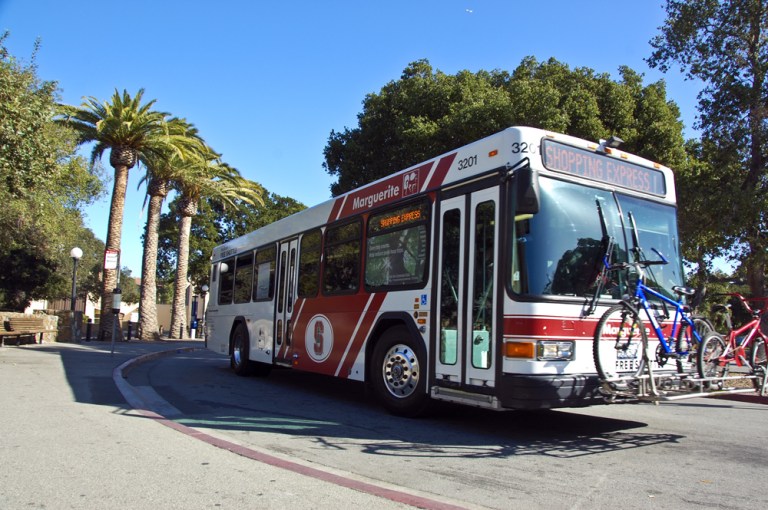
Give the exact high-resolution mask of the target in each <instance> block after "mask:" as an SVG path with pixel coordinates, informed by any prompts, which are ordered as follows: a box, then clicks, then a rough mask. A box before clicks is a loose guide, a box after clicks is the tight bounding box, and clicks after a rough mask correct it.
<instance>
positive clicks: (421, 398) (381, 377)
mask: <svg viewBox="0 0 768 510" xmlns="http://www.w3.org/2000/svg"><path fill="white" fill-rule="evenodd" d="M426 363H427V357H426V353H425V351H424V344H423V343H422V342H421V340H420V339H414V338H413V336H412V335H411V334H410V333H409V332H408V328H406V327H405V326H395V327H393V328H390V329H388V330H387V331H386V332H385V333H384V334H383V335H382V336H381V338H380V339H379V341H378V342H377V343H376V346H375V347H374V349H373V357H372V361H371V370H370V372H369V373H370V374H371V376H372V379H371V385H372V388H373V392H374V394H375V395H376V397H377V398H378V399H379V401H380V402H381V403H382V404H383V405H384V407H385V408H386V409H387V410H388V411H389V412H390V413H392V414H395V415H398V416H409V417H414V416H418V415H420V414H422V413H423V412H424V410H425V409H426V406H427V403H428V401H429V397H428V395H427V392H426V384H427V382H426V379H427V374H426V372H422V370H423V369H424V370H426Z"/></svg>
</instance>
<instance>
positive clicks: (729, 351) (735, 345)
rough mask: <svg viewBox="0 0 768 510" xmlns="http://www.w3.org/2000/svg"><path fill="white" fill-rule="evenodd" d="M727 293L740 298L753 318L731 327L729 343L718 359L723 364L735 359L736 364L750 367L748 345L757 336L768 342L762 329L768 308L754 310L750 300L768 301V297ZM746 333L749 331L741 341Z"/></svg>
mask: <svg viewBox="0 0 768 510" xmlns="http://www.w3.org/2000/svg"><path fill="white" fill-rule="evenodd" d="M727 295H729V296H733V297H737V298H739V300H740V301H741V303H742V305H743V306H744V308H746V310H747V312H749V313H750V315H752V320H751V321H749V322H747V323H746V324H744V325H743V326H740V327H738V328H733V327H731V328H730V331H729V333H728V343H727V344H726V346H725V350H724V351H723V353H722V354H721V355H720V356H719V357H718V360H720V362H721V364H722V365H725V364H727V363H729V362H731V361H735V362H736V365H737V366H739V367H742V366H748V367H749V368H753V367H752V366H751V364H750V363H749V361H747V359H746V352H747V347H749V346H750V345H751V344H752V342H753V341H754V340H755V338H761V339H762V340H763V341H764V342H768V338H767V337H766V336H765V334H764V333H763V332H762V331H761V330H760V324H761V321H762V316H763V314H765V313H766V309H765V308H763V309H762V310H760V311H759V312H758V311H757V310H753V309H752V307H750V306H749V301H768V299H766V298H752V299H750V298H745V297H743V296H742V295H740V294H727ZM729 322H730V320H729ZM747 332H749V333H747ZM744 333H747V335H746V337H745V338H744V339H743V340H742V341H741V342H739V341H738V339H739V337H740V336H741V335H743V334H744Z"/></svg>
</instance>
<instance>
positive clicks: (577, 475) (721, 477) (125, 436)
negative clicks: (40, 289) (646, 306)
mask: <svg viewBox="0 0 768 510" xmlns="http://www.w3.org/2000/svg"><path fill="white" fill-rule="evenodd" d="M106 347H107V349H106V352H105V351H104V347H103V346H101V345H99V344H94V345H85V346H70V345H66V344H52V345H46V346H28V347H24V348H21V349H16V348H10V349H9V348H3V349H0V384H2V387H3V388H6V389H12V391H10V392H9V391H6V392H3V393H2V394H0V402H2V409H3V413H2V415H1V416H0V425H2V429H0V430H2V431H3V440H2V443H0V444H1V446H0V448H1V449H2V455H1V456H0V462H1V463H2V464H3V465H5V466H7V467H11V469H3V470H0V507H1V508H36V507H46V508H70V507H75V508H88V507H96V506H99V508H104V504H101V503H102V502H105V503H106V504H107V506H108V507H115V506H117V505H120V506H121V507H123V506H128V507H131V508H144V506H146V507H147V508H149V507H150V506H151V507H152V508H157V507H158V506H161V507H167V508H208V507H215V508H221V507H224V508H228V507H234V506H239V507H243V506H244V507H246V508H277V507H285V506H286V505H292V506H293V507H296V508H334V509H344V508H353V507H354V508H359V506H360V505H374V506H375V508H406V507H409V505H413V506H418V507H422V508H478V507H484V508H500V509H501V508H518V507H528V508H609V507H612V508H615V507H622V508H694V507H695V508H702V507H705V508H717V507H725V508H760V507H764V506H765V505H766V504H767V503H768V496H767V495H766V494H765V493H764V491H763V490H762V489H761V484H760V481H761V480H763V479H764V478H765V475H767V474H768V468H767V467H766V465H765V462H764V459H765V458H766V453H768V451H767V450H768V447H767V446H766V444H768V441H767V440H768V432H767V431H766V428H765V426H764V424H765V421H766V414H765V413H766V411H768V406H765V405H762V404H759V403H753V402H739V401H733V400H720V399H693V400H688V401H682V402H679V403H675V404H664V405H661V406H652V405H615V406H598V407H593V408H588V409H580V410H563V411H551V412H539V413H523V412H507V413H494V412H488V411H481V410H476V409H472V408H464V407H456V406H438V407H436V409H435V410H434V411H433V414H432V415H431V416H430V417H428V418H425V419H418V420H407V419H402V418H396V417H393V416H390V415H388V414H386V413H385V412H384V411H383V410H382V409H381V408H380V407H379V406H378V405H377V404H376V403H375V402H374V401H373V400H372V399H369V398H367V396H366V395H365V392H364V389H363V387H362V385H360V384H359V383H350V382H345V381H340V380H335V379H330V378H326V377H320V376H315V375H312V374H302V373H298V372H292V371H289V370H275V371H273V373H272V375H270V376H269V377H268V378H263V379H262V378H240V377H236V376H235V375H233V374H232V373H231V372H230V371H229V369H228V363H227V360H226V359H225V358H222V357H221V356H218V355H216V354H213V353H210V352H208V351H203V350H193V351H187V350H184V349H185V348H195V347H199V344H163V343H157V344H133V343H130V344H118V351H119V352H118V354H117V355H116V356H114V357H111V356H110V355H109V352H108V345H107V346H106ZM168 350H170V352H169V353H168V354H167V355H163V356H161V357H157V358H155V359H147V358H145V359H144V360H142V361H143V362H141V363H127V364H124V363H126V362H127V361H128V360H130V359H132V358H135V357H136V356H139V355H141V354H146V353H148V352H156V351H168ZM116 368H118V372H121V371H122V372H125V373H126V378H125V379H122V377H117V378H116V379H114V380H113V379H112V375H113V373H112V372H114V371H115V369H116ZM116 373H117V372H116ZM57 374H58V375H57ZM115 380H116V381H117V385H116V384H115ZM118 386H119V387H118ZM121 390H122V393H121ZM123 394H126V395H128V399H129V400H130V401H131V402H132V404H133V405H134V406H136V407H137V408H139V411H137V410H133V409H132V408H131V407H130V406H129V405H127V403H126V402H125V400H124V397H123ZM19 397H21V398H19ZM6 410H9V412H8V413H6ZM163 425H165V426H163ZM9 461H10V463H8V462H9ZM100 482H101V483H100ZM409 498H410V499H409Z"/></svg>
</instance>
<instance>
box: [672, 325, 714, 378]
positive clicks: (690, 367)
mask: <svg viewBox="0 0 768 510" xmlns="http://www.w3.org/2000/svg"><path fill="white" fill-rule="evenodd" d="M699 328H702V329H699ZM706 328H707V325H706V322H704V321H703V320H701V319H694V320H693V328H691V326H689V325H688V323H687V322H685V321H680V326H679V330H678V333H677V338H676V339H675V353H676V354H677V355H678V357H677V358H676V359H675V365H676V366H677V372H678V373H680V374H684V373H691V374H693V373H695V372H696V358H697V353H698V351H699V341H698V340H697V339H696V336H695V335H694V334H693V330H694V329H695V330H696V332H698V333H699V335H700V336H701V337H702V338H704V335H705V334H706V333H709V332H710V331H711V330H709V329H706ZM683 353H685V355H683Z"/></svg>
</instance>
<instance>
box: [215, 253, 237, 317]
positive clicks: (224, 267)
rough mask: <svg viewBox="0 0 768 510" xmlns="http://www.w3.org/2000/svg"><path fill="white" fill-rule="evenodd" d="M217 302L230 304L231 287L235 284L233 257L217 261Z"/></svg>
mask: <svg viewBox="0 0 768 510" xmlns="http://www.w3.org/2000/svg"><path fill="white" fill-rule="evenodd" d="M219 275H220V276H221V278H220V282H219V304H220V305H229V304H232V296H233V292H232V290H233V287H234V284H235V259H234V257H233V258H231V259H227V260H225V261H223V262H220V263H219Z"/></svg>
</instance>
